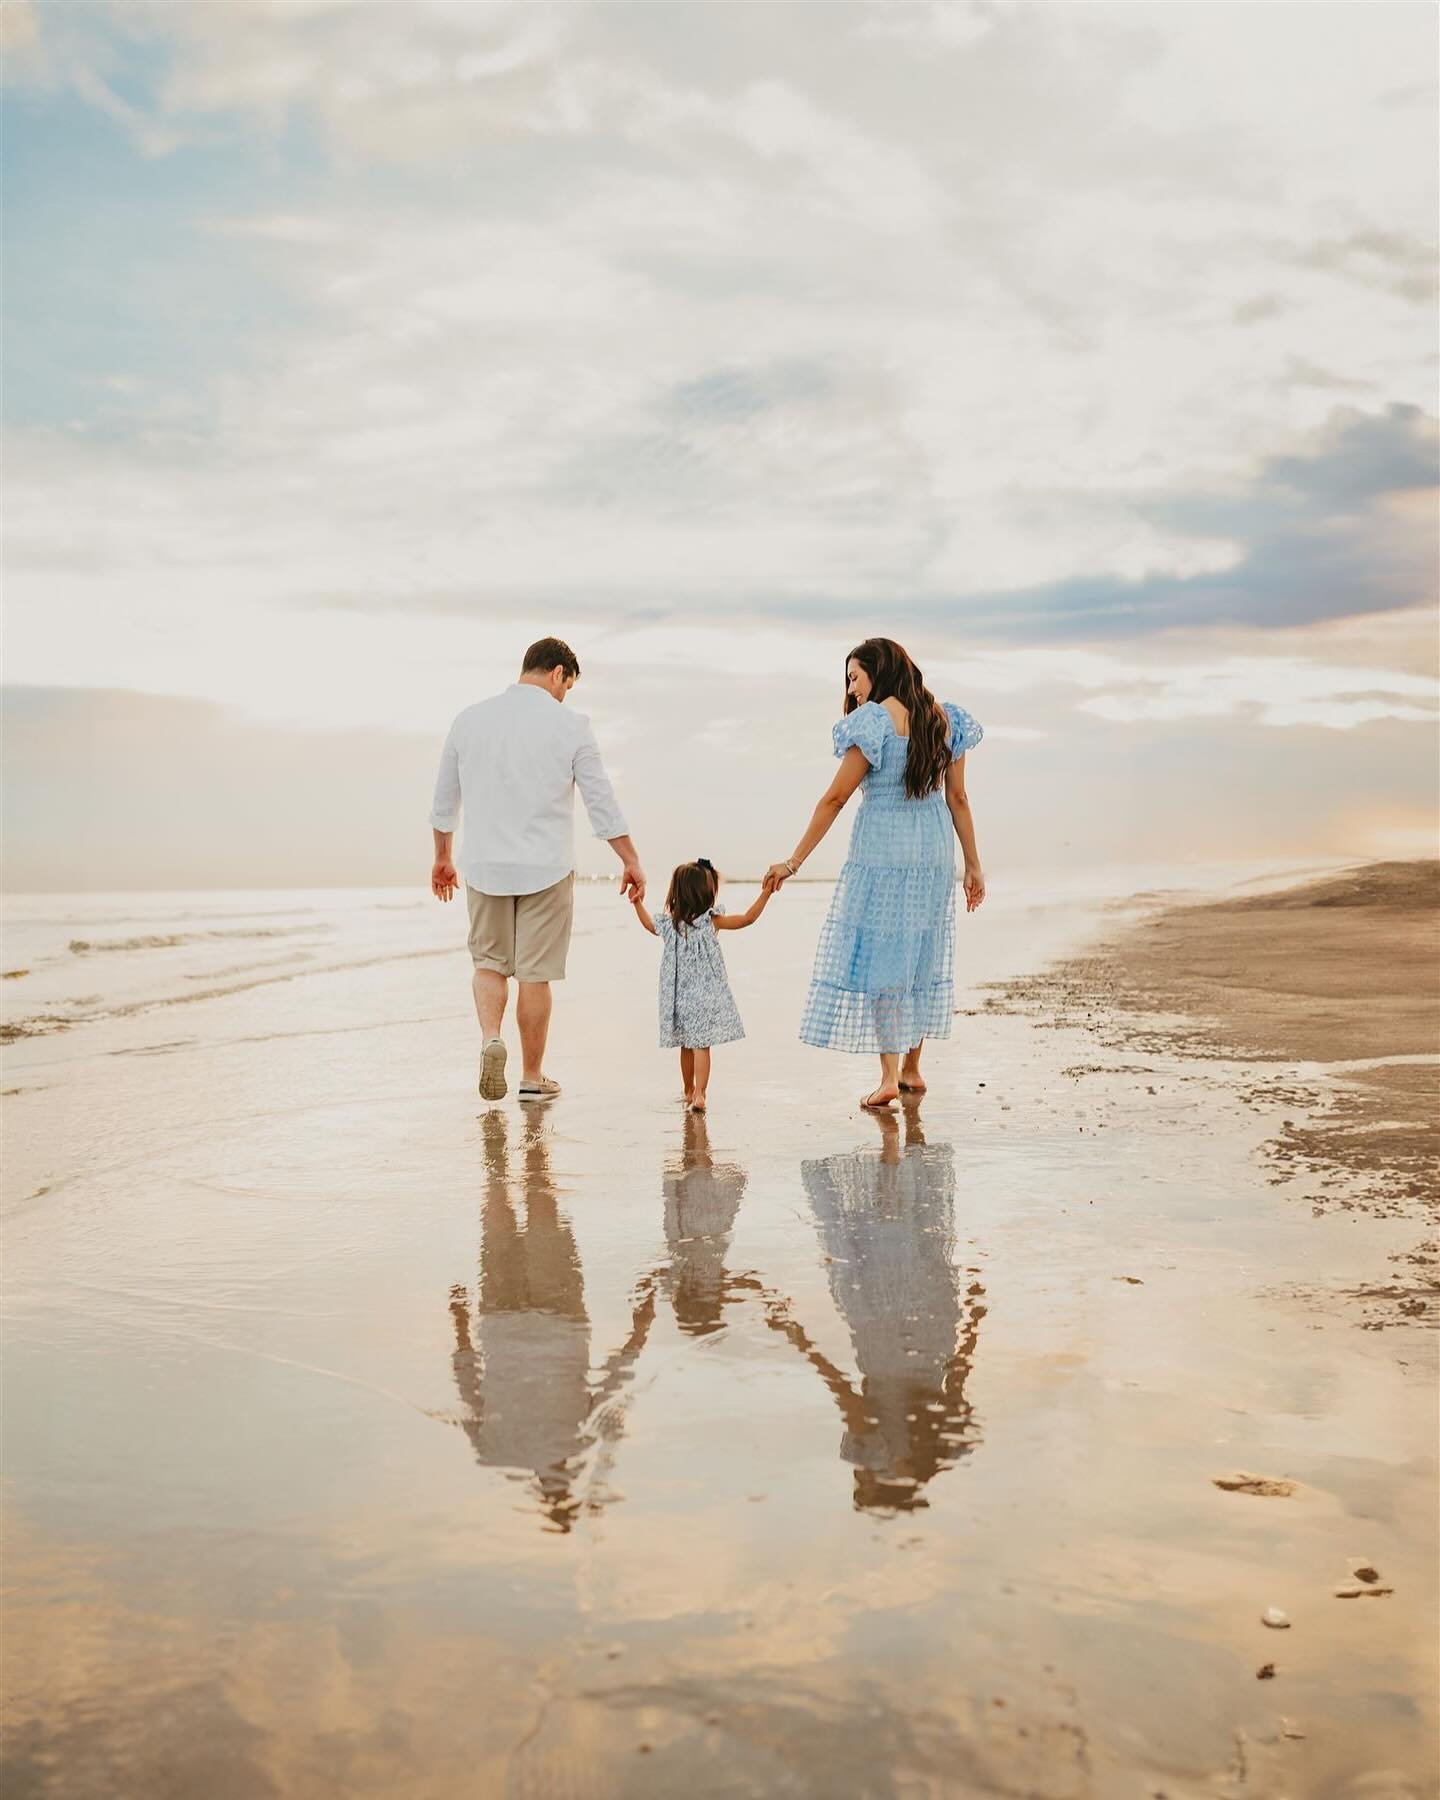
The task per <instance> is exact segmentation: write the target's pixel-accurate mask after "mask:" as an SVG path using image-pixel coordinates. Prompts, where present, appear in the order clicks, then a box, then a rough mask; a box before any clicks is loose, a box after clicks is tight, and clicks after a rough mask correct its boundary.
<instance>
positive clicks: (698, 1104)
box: [690, 1094, 705, 1113]
mask: <svg viewBox="0 0 1440 1800" xmlns="http://www.w3.org/2000/svg"><path fill="white" fill-rule="evenodd" d="M690 1110H691V1112H699V1113H703V1112H704V1110H705V1096H704V1095H703V1094H692V1095H691V1096H690Z"/></svg>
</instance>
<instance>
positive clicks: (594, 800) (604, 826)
mask: <svg viewBox="0 0 1440 1800" xmlns="http://www.w3.org/2000/svg"><path fill="white" fill-rule="evenodd" d="M573 767H574V770H575V785H576V787H578V788H579V790H580V798H581V799H582V800H583V801H584V802H585V811H586V813H587V814H588V815H589V818H590V829H591V830H592V831H593V832H594V833H595V835H596V837H597V838H607V839H608V838H617V837H628V836H629V834H630V827H629V826H628V825H627V824H626V823H625V815H624V813H622V812H621V810H620V803H619V801H618V800H616V798H615V790H614V788H613V787H611V785H610V777H609V776H608V775H607V774H606V773H605V765H604V763H603V762H602V761H601V760H600V746H599V744H597V743H596V741H595V733H594V731H593V730H592V729H591V728H590V726H588V725H587V726H586V727H585V733H584V736H583V737H582V738H581V739H580V742H579V743H578V744H577V745H576V746H575V760H574V764H573ZM437 829H441V830H443V829H444V827H443V826H442V827H438V828H437Z"/></svg>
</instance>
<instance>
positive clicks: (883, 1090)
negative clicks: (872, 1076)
mask: <svg viewBox="0 0 1440 1800" xmlns="http://www.w3.org/2000/svg"><path fill="white" fill-rule="evenodd" d="M899 1098H900V1090H899V1088H898V1087H895V1086H893V1085H886V1086H883V1087H878V1088H876V1089H875V1091H874V1093H873V1094H862V1095H861V1097H860V1104H861V1105H862V1106H867V1107H869V1109H870V1110H871V1112H880V1111H882V1110H883V1109H884V1108H885V1107H888V1106H893V1105H894V1104H895V1102H896V1101H897V1100H898V1099H899Z"/></svg>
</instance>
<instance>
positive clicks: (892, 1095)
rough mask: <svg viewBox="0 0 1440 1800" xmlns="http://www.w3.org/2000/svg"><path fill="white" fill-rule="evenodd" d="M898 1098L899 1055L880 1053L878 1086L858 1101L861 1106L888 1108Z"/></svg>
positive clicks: (896, 1053)
mask: <svg viewBox="0 0 1440 1800" xmlns="http://www.w3.org/2000/svg"><path fill="white" fill-rule="evenodd" d="M899 1098H900V1053H899V1051H898V1050H882V1051H881V1052H880V1085H879V1087H877V1088H876V1089H875V1091H874V1092H873V1093H870V1094H866V1095H865V1096H864V1097H863V1098H862V1099H861V1101H860V1104H861V1105H862V1106H890V1105H892V1104H893V1103H894V1102H895V1101H896V1100H898V1099H899Z"/></svg>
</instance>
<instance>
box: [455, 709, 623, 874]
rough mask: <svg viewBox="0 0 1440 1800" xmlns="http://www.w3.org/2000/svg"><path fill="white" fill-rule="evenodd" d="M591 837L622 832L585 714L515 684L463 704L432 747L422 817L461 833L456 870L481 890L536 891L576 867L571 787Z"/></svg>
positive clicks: (615, 806) (612, 796)
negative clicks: (426, 813) (427, 810)
mask: <svg viewBox="0 0 1440 1800" xmlns="http://www.w3.org/2000/svg"><path fill="white" fill-rule="evenodd" d="M577 787H578V788H579V790H580V797H581V799H582V800H584V802H585V810H586V812H587V813H588V814H589V815H590V824H591V827H592V828H593V830H594V832H595V835H596V837H599V838H617V837H625V836H627V835H628V834H629V829H630V828H629V826H628V825H626V823H625V819H624V816H623V815H622V813H621V811H620V808H619V805H618V804H617V802H616V799H615V790H614V788H612V787H611V785H610V778H609V776H608V775H607V774H606V773H605V765H604V764H603V763H602V762H601V760H600V746H599V745H598V744H597V743H596V742H595V733H594V732H593V731H592V730H591V729H590V721H589V719H588V718H586V716H585V714H584V713H577V712H575V711H573V710H572V709H571V708H570V707H569V706H566V705H562V704H560V703H559V702H558V701H556V700H553V699H552V698H551V697H550V695H549V694H547V693H546V692H545V690H544V689H543V688H539V687H535V686H533V685H531V684H529V683H526V682H516V683H515V684H514V685H513V686H511V687H508V688H506V690H505V692H504V693H503V694H496V695H495V697H494V699H493V700H481V701H478V702H477V703H476V704H475V705H474V706H467V707H466V708H465V710H464V712H462V713H461V714H460V715H459V717H458V718H457V719H456V720H455V723H454V724H453V725H452V726H451V727H450V735H449V736H448V737H447V738H446V739H445V748H444V750H442V751H441V753H440V773H439V776H438V777H437V778H436V782H435V806H434V809H433V811H432V812H431V814H430V823H431V824H432V825H433V826H434V827H435V829H436V830H437V831H454V829H455V827H456V824H457V822H458V821H459V818H460V813H461V810H462V807H463V810H464V813H465V833H464V839H463V843H462V846H461V848H462V854H461V855H460V856H457V857H456V859H455V861H456V867H457V868H458V869H459V871H460V873H461V874H462V875H463V876H464V878H465V880H466V881H467V882H468V884H469V885H470V886H471V887H472V888H474V889H475V890H476V892H477V893H481V894H538V893H539V892H540V890H541V889H542V888H547V887H553V886H554V885H555V883H556V882H557V881H560V880H562V879H563V878H564V877H565V876H566V875H568V874H569V873H570V871H571V870H572V869H573V868H574V867H575V834H574V812H575V804H574V801H575V789H576V788H577Z"/></svg>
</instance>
